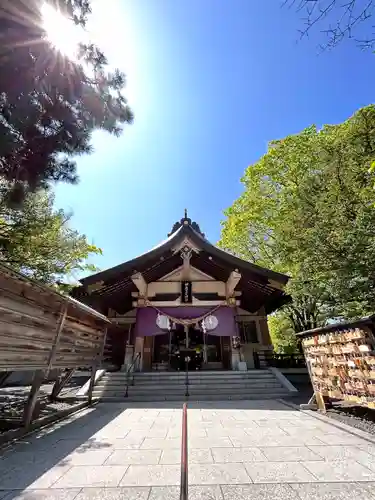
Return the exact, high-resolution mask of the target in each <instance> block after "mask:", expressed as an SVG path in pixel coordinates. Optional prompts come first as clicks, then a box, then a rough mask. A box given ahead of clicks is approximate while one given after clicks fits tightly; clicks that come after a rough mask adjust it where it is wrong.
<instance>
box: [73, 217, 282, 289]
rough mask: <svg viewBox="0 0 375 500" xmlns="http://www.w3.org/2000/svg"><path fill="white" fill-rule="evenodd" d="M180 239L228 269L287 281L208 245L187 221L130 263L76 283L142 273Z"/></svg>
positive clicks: (276, 274) (279, 274) (182, 222)
mask: <svg viewBox="0 0 375 500" xmlns="http://www.w3.org/2000/svg"><path fill="white" fill-rule="evenodd" d="M197 227H199V226H197ZM184 239H189V240H190V241H192V242H193V243H194V244H195V245H196V246H197V248H199V249H200V250H203V251H205V252H207V253H209V254H210V255H212V256H213V257H216V258H218V259H220V260H221V261H224V262H225V263H227V264H228V266H230V267H232V268H236V269H238V270H239V271H241V270H243V271H249V272H251V273H254V274H257V275H259V276H262V277H264V278H266V279H271V280H274V281H276V282H279V283H280V284H282V285H285V284H286V283H287V282H288V280H289V276H287V275H285V274H281V273H277V272H275V271H271V270H269V269H265V268H262V267H260V266H257V265H256V264H252V263H251V262H248V261H246V260H243V259H240V258H239V257H236V256H234V255H232V254H230V253H228V252H226V251H225V250H222V249H220V248H218V247H216V246H215V245H213V244H212V243H210V242H209V241H208V240H207V239H206V238H205V237H204V235H203V234H202V233H201V232H198V231H197V230H195V229H194V228H193V227H192V225H191V221H190V219H182V220H181V225H180V227H178V229H176V231H175V232H173V233H172V234H170V236H169V237H168V238H167V239H166V240H164V241H163V242H161V243H160V244H159V245H157V246H156V247H154V248H152V249H151V250H149V251H148V252H146V253H144V254H142V255H139V256H138V257H135V258H134V259H132V260H129V261H127V262H124V263H122V264H119V265H118V266H115V267H112V268H110V269H107V270H105V271H101V272H99V273H96V274H93V275H91V276H88V277H86V278H83V279H81V280H80V282H81V283H82V284H83V285H84V286H85V285H90V284H93V283H97V282H98V281H104V282H105V281H107V280H112V279H114V278H116V276H117V275H122V276H123V275H125V274H128V275H131V274H133V273H134V272H136V271H139V272H142V271H143V270H144V269H147V268H148V267H149V265H150V263H152V262H153V261H155V260H157V259H160V258H161V257H163V256H165V254H168V253H169V252H171V251H172V250H173V248H174V247H175V246H176V245H177V244H178V243H180V242H181V241H183V240H184Z"/></svg>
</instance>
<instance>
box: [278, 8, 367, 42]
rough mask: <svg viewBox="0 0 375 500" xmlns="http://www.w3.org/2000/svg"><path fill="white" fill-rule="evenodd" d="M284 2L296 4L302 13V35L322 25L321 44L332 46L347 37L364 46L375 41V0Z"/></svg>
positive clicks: (298, 10)
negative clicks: (322, 35)
mask: <svg viewBox="0 0 375 500" xmlns="http://www.w3.org/2000/svg"><path fill="white" fill-rule="evenodd" d="M284 5H287V6H289V7H294V8H295V9H296V10H297V12H298V13H299V14H300V15H301V17H302V19H303V23H304V26H303V28H302V29H301V30H300V33H301V37H304V36H307V35H308V34H309V33H310V32H311V31H312V30H313V29H315V28H317V27H320V28H321V30H320V31H321V32H322V33H323V34H324V35H325V37H326V42H325V43H322V44H321V47H322V48H333V47H335V46H336V45H337V44H339V43H340V42H342V41H343V40H344V39H346V38H348V39H352V40H353V41H354V42H355V43H357V44H358V45H359V46H361V47H363V48H373V47H374V45H375V32H374V23H373V21H372V17H373V14H374V9H375V2H374V0H285V1H284Z"/></svg>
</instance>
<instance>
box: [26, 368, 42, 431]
mask: <svg viewBox="0 0 375 500" xmlns="http://www.w3.org/2000/svg"><path fill="white" fill-rule="evenodd" d="M44 377H45V371H44V370H36V371H35V372H34V377H33V382H32V385H31V389H30V392H29V396H28V398H27V402H26V405H25V409H24V412H23V419H22V420H23V425H24V426H25V427H26V428H27V427H29V425H30V424H31V422H32V419H33V414H34V409H35V405H36V402H37V400H38V394H39V390H40V386H41V385H42V383H43V380H44Z"/></svg>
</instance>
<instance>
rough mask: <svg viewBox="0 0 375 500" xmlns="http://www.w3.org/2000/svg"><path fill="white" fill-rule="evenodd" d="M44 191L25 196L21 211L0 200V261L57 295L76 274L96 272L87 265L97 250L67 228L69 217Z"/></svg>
mask: <svg viewBox="0 0 375 500" xmlns="http://www.w3.org/2000/svg"><path fill="white" fill-rule="evenodd" d="M53 201H54V198H53V195H52V194H51V193H49V192H47V191H38V192H35V193H31V194H28V195H27V196H26V199H25V201H24V203H23V205H22V207H21V208H17V209H11V208H9V207H8V205H7V203H5V202H4V198H1V197H0V258H1V260H2V261H3V262H5V263H7V264H9V265H10V266H12V267H13V268H15V269H17V270H19V271H21V272H23V273H25V274H27V275H28V276H30V277H32V278H35V279H37V280H40V281H42V282H43V283H46V284H55V285H56V286H58V288H59V289H60V290H61V291H66V292H67V291H69V289H70V287H71V285H69V284H66V283H65V284H63V283H59V280H62V279H64V280H68V281H69V280H71V279H74V278H75V276H76V273H79V272H83V271H97V268H96V267H95V266H93V265H92V264H90V263H88V262H87V259H88V258H89V257H90V255H95V254H101V253H102V251H101V250H100V248H98V247H96V246H95V245H92V244H90V243H88V241H87V239H86V236H84V235H81V234H79V233H78V232H77V231H75V230H73V229H71V228H70V227H69V224H68V223H69V220H70V218H71V215H72V214H68V213H66V212H64V211H63V210H55V209H54V207H53Z"/></svg>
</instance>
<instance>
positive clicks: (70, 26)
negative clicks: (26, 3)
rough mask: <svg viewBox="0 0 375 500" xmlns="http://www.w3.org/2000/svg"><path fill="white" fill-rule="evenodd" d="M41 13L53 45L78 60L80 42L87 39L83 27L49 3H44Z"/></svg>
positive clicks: (48, 37) (72, 58)
mask: <svg viewBox="0 0 375 500" xmlns="http://www.w3.org/2000/svg"><path fill="white" fill-rule="evenodd" d="M41 13H42V20H43V28H44V30H45V32H46V36H47V39H48V40H49V42H50V43H51V45H53V46H54V47H55V49H56V50H58V51H59V52H61V54H63V55H64V56H66V57H68V58H69V59H71V60H73V61H74V60H76V59H77V57H78V47H79V44H80V43H82V42H84V40H85V31H84V30H83V28H82V27H80V26H77V25H76V24H74V22H73V21H72V20H70V19H68V18H66V17H64V16H63V15H62V14H61V13H60V12H59V11H58V10H56V9H54V8H53V7H51V5H49V4H47V3H45V4H43V6H42V8H41Z"/></svg>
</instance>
